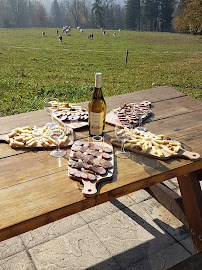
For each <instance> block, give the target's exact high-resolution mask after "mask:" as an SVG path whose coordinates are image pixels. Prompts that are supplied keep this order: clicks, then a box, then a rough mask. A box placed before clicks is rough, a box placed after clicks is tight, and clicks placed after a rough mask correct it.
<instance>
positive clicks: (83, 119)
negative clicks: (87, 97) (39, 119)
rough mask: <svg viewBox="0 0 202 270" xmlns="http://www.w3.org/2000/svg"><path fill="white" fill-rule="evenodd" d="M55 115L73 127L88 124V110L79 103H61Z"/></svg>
mask: <svg viewBox="0 0 202 270" xmlns="http://www.w3.org/2000/svg"><path fill="white" fill-rule="evenodd" d="M53 117H54V118H55V120H57V121H58V122H60V123H63V124H65V125H67V126H68V127H70V128H72V129H77V128H81V127H85V126H88V111H87V110H86V109H84V108H82V107H81V106H79V105H77V104H73V103H59V108H58V111H57V112H55V113H54V114H53Z"/></svg>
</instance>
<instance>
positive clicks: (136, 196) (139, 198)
mask: <svg viewBox="0 0 202 270" xmlns="http://www.w3.org/2000/svg"><path fill="white" fill-rule="evenodd" d="M128 196H130V198H131V199H133V200H134V201H135V202H136V203H141V202H143V201H145V200H148V199H150V198H152V196H151V195H150V194H149V193H148V192H147V191H146V190H144V189H140V190H138V191H135V192H132V193H130V194H129V195H128Z"/></svg>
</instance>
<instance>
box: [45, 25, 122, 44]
mask: <svg viewBox="0 0 202 270" xmlns="http://www.w3.org/2000/svg"><path fill="white" fill-rule="evenodd" d="M77 30H78V31H79V32H80V34H82V33H83V32H84V30H83V29H80V26H78V27H77ZM100 30H101V31H102V34H103V36H105V34H106V30H103V28H101V29H100ZM70 31H71V27H70V26H64V27H63V28H62V33H65V34H66V35H68V36H69V35H70ZM118 31H119V32H121V29H119V30H118ZM56 35H57V36H58V41H59V43H60V44H61V43H62V35H60V34H59V30H56ZM42 36H44V37H45V36H46V33H45V32H44V31H43V32H42ZM93 37H94V35H93V34H89V35H88V39H93ZM113 37H114V38H115V37H116V32H113Z"/></svg>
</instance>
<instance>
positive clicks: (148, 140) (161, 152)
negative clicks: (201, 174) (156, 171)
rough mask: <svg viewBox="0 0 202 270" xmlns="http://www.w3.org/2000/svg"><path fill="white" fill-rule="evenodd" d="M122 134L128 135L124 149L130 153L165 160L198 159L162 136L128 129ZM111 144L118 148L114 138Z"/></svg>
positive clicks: (124, 129) (195, 155)
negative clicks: (176, 158) (179, 158)
mask: <svg viewBox="0 0 202 270" xmlns="http://www.w3.org/2000/svg"><path fill="white" fill-rule="evenodd" d="M122 132H126V133H127V134H129V136H130V138H129V140H128V141H127V142H126V143H125V145H124V147H125V148H126V149H127V150H129V151H132V152H136V153H139V154H143V155H147V156H150V157H154V158H158V159H161V160H166V159H169V158H173V157H183V158H188V159H191V160H197V159H199V158H200V155H199V154H198V153H194V152H190V151H186V150H185V149H184V148H183V147H182V144H181V143H180V142H178V141H175V140H171V139H170V138H169V137H166V136H164V135H162V134H161V135H155V134H153V133H151V132H149V131H147V132H145V131H140V130H138V129H137V128H135V129H128V128H127V127H124V128H123V129H122ZM111 143H112V144H113V145H115V146H120V142H119V141H118V140H117V138H116V137H113V138H112V139H111Z"/></svg>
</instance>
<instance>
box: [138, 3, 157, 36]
mask: <svg viewBox="0 0 202 270" xmlns="http://www.w3.org/2000/svg"><path fill="white" fill-rule="evenodd" d="M159 1H160V0H146V1H145V2H144V6H143V9H144V10H143V18H142V24H143V25H144V27H145V30H147V31H159V28H160V27H159V26H160V5H159Z"/></svg>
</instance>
